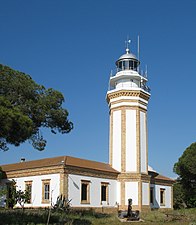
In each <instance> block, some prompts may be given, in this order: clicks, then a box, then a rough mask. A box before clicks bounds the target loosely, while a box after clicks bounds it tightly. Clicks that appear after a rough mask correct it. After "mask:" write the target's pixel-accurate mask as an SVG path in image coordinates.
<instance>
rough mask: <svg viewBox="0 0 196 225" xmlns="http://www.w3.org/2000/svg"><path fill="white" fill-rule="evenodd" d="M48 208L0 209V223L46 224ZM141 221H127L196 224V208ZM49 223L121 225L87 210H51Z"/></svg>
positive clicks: (155, 213) (153, 214) (149, 215)
mask: <svg viewBox="0 0 196 225" xmlns="http://www.w3.org/2000/svg"><path fill="white" fill-rule="evenodd" d="M47 216H48V210H43V209H40V210H25V212H24V214H23V213H22V211H21V210H0V225H6V224H8V225H11V224H13V225H16V224H18V225H21V224H22V225H35V224H36V225H46V221H47ZM141 219H143V220H144V221H143V222H137V223H128V224H136V225H162V224H164V225H196V208H194V209H183V210H173V211H172V210H171V211H165V212H164V211H151V212H148V213H142V214H141ZM13 221H14V222H13ZM50 224H53V225H54V224H55V225H65V224H66V225H102V224H103V225H104V224H107V225H120V224H121V225H123V224H124V223H122V222H121V221H119V219H118V218H117V216H116V215H107V214H100V213H94V212H93V211H87V212H82V211H81V212H79V211H77V212H75V211H73V212H70V213H69V214H64V213H58V212H52V213H51V218H50Z"/></svg>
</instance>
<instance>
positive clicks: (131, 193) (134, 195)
mask: <svg viewBox="0 0 196 225" xmlns="http://www.w3.org/2000/svg"><path fill="white" fill-rule="evenodd" d="M129 198H131V199H132V205H138V182H125V204H128V199H129Z"/></svg>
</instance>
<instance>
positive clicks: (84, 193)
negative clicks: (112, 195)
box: [81, 180, 90, 204]
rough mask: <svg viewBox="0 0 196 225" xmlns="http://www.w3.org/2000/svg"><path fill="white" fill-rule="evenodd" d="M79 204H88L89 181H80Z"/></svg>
mask: <svg viewBox="0 0 196 225" xmlns="http://www.w3.org/2000/svg"><path fill="white" fill-rule="evenodd" d="M81 203H82V204H90V181H87V180H82V181H81Z"/></svg>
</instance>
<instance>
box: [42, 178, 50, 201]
mask: <svg viewBox="0 0 196 225" xmlns="http://www.w3.org/2000/svg"><path fill="white" fill-rule="evenodd" d="M49 202H50V180H42V203H49Z"/></svg>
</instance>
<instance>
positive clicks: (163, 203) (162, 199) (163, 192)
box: [160, 188, 165, 205]
mask: <svg viewBox="0 0 196 225" xmlns="http://www.w3.org/2000/svg"><path fill="white" fill-rule="evenodd" d="M160 205H165V189H163V188H161V189H160Z"/></svg>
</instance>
